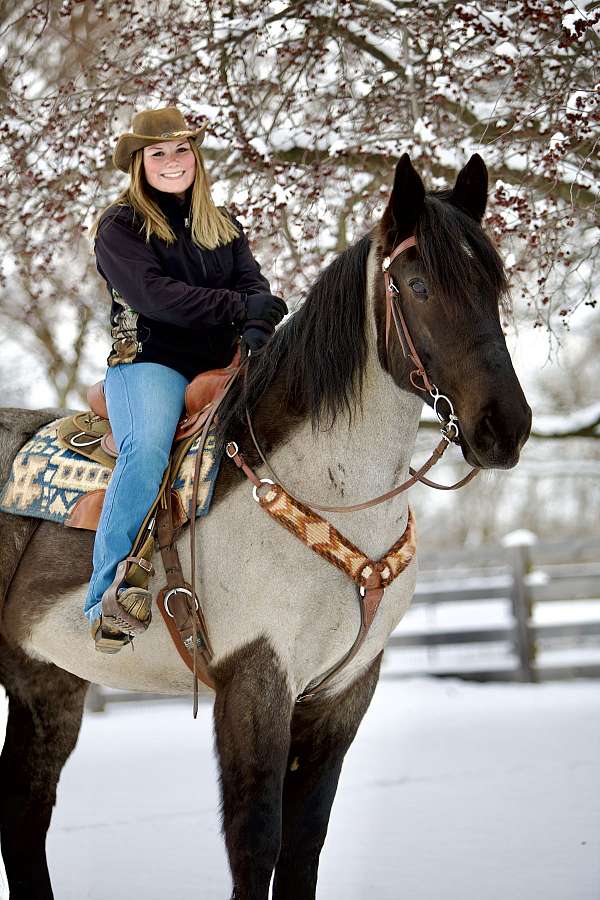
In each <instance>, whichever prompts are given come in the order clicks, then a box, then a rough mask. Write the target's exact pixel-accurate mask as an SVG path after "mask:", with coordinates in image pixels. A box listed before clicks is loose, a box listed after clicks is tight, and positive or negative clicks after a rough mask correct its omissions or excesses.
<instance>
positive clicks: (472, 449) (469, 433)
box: [375, 154, 531, 469]
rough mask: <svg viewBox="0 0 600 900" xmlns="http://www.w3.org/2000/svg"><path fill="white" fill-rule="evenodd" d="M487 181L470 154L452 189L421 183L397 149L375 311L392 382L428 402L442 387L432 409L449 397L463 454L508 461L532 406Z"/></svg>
mask: <svg viewBox="0 0 600 900" xmlns="http://www.w3.org/2000/svg"><path fill="white" fill-rule="evenodd" d="M487 184H488V177H487V170H486V167H485V164H484V162H483V160H482V159H481V157H480V156H479V155H477V154H475V155H474V156H472V157H471V159H470V160H469V162H468V163H467V164H466V166H465V167H464V168H463V169H462V170H461V172H460V173H459V175H458V177H457V179H456V183H455V185H454V187H453V188H452V189H451V190H445V191H436V192H426V191H425V188H424V186H423V182H422V181H421V178H420V177H419V175H418V173H417V172H416V171H415V169H414V168H413V166H412V164H411V162H410V159H409V157H408V155H407V154H404V155H403V156H402V158H401V159H400V161H399V162H398V164H397V166H396V172H395V177H394V185H393V189H392V192H391V195H390V199H389V202H388V205H387V207H386V209H385V212H384V214H383V217H382V219H381V222H380V224H379V229H378V230H379V238H378V239H379V252H378V274H377V276H376V281H375V317H376V324H377V340H378V354H379V360H380V362H381V365H382V366H383V368H384V369H385V370H386V371H388V372H389V373H390V375H391V376H392V378H393V379H394V381H395V382H396V384H397V385H398V386H399V387H400V388H403V389H406V390H408V391H411V392H413V393H416V394H418V395H419V396H421V397H422V398H423V399H424V400H425V401H426V402H428V403H429V404H430V405H431V406H434V402H435V397H436V395H437V394H438V393H440V394H443V395H444V396H445V397H447V398H448V399H449V400H450V404H451V406H450V404H448V403H446V402H445V401H442V402H438V404H437V406H438V408H437V410H436V411H437V412H439V413H441V415H442V416H444V417H447V416H448V412H449V411H450V409H451V408H452V407H453V410H454V413H455V414H456V417H457V420H458V421H457V424H456V429H455V433H456V431H457V432H458V433H457V434H456V439H457V441H458V442H459V443H460V446H461V449H462V452H463V455H464V457H465V459H466V461H467V462H468V463H470V464H471V465H473V466H479V467H481V468H497V469H508V468H511V467H512V466H514V465H516V463H517V462H518V459H519V453H520V450H521V448H522V446H523V444H524V443H525V441H526V440H527V438H528V437H529V431H530V427H531V409H530V408H529V406H528V404H527V401H526V400H525V396H524V394H523V391H522V389H521V385H520V384H519V381H518V379H517V376H516V374H515V371H514V368H513V365H512V362H511V359H510V356H509V353H508V349H507V347H506V341H505V338H504V334H503V331H502V325H501V321H500V312H499V310H500V308H501V305H502V303H503V302H505V299H506V296H507V293H508V282H507V278H506V273H505V270H504V266H503V264H502V261H501V259H500V257H499V255H498V253H497V251H496V249H495V248H494V246H493V245H492V243H491V241H490V239H489V238H488V236H487V235H486V233H485V231H484V230H483V228H482V227H481V220H482V218H483V215H484V212H485V208H486V202H487ZM395 249H396V251H397V252H396V254H394V250H395ZM398 251H399V252H398ZM382 269H383V270H384V271H385V270H387V274H388V279H389V285H390V287H389V290H388V292H387V295H386V290H385V286H384V278H383V277H382V275H381V272H382ZM390 323H391V324H390ZM394 325H395V326H396V327H394ZM411 344H412V347H411ZM419 364H422V366H420V365H419ZM432 387H433V390H432Z"/></svg>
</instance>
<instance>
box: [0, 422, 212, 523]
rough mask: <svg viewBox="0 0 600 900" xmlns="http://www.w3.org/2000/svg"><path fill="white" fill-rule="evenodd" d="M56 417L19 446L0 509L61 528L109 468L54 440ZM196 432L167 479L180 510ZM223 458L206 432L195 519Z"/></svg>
mask: <svg viewBox="0 0 600 900" xmlns="http://www.w3.org/2000/svg"><path fill="white" fill-rule="evenodd" d="M66 421H67V420H66V419H58V420H56V421H55V422H50V423H49V424H48V425H45V426H44V427H43V428H41V429H40V430H39V431H38V432H37V433H36V434H35V435H34V436H33V437H32V438H31V439H30V440H29V441H28V442H27V443H26V444H25V445H24V447H22V448H21V450H20V451H19V453H18V454H17V456H16V457H15V460H14V462H13V465H12V469H11V472H10V475H9V478H8V480H7V481H6V483H5V485H4V486H3V487H2V489H1V490H0V510H1V511H2V512H7V513H12V514H13V515H18V516H32V517H33V518H38V519H48V520H50V521H51V522H59V523H61V524H63V525H68V524H72V523H70V522H69V519H70V518H71V517H72V516H73V512H74V510H75V508H76V506H77V503H78V502H79V501H80V500H81V499H82V498H83V497H84V496H85V495H86V494H90V493H91V492H93V491H104V490H106V487H107V485H108V482H109V481H110V478H111V475H112V468H111V467H109V466H105V465H102V464H101V463H98V462H95V461H93V460H91V459H88V458H86V457H85V456H82V455H80V454H78V453H76V452H74V451H73V450H70V449H67V448H66V447H65V446H64V445H63V444H62V443H61V442H60V439H59V437H58V430H59V427H60V425H61V423H65V422H66ZM199 441H200V434H198V435H197V436H196V437H195V439H193V440H191V441H190V446H189V447H188V448H187V452H186V453H185V455H184V456H183V458H182V459H181V462H180V464H179V467H178V471H177V474H176V475H175V477H174V479H173V476H172V477H171V482H172V490H173V494H174V495H175V497H176V498H177V499H178V500H179V501H180V504H181V509H182V510H185V511H186V513H187V512H188V511H189V507H190V502H191V498H192V487H193V485H192V481H193V476H194V467H195V464H196V452H197V450H198V445H199ZM220 463H221V454H220V453H219V452H218V451H217V449H216V446H215V435H214V427H213V428H212V429H211V431H210V432H209V434H208V437H207V440H206V444H205V448H204V454H203V457H202V464H201V469H200V485H199V489H198V504H197V507H196V516H197V517H198V516H205V515H207V513H208V510H209V507H210V502H211V500H212V495H213V491H214V487H215V482H216V480H217V475H218V472H219V466H220Z"/></svg>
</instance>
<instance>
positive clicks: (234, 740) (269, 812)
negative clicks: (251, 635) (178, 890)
mask: <svg viewBox="0 0 600 900" xmlns="http://www.w3.org/2000/svg"><path fill="white" fill-rule="evenodd" d="M213 675H214V677H215V682H216V699H215V711H214V716H215V736H216V745H217V752H218V757H219V765H220V771H221V796H222V809H223V830H224V834H225V843H226V846H227V852H228V855H229V864H230V867H231V874H232V878H233V885H234V892H233V897H234V898H235V900H267V897H268V895H269V885H270V882H271V878H272V875H273V869H274V867H275V863H276V862H277V857H278V855H279V848H280V844H281V794H282V789H283V779H284V777H285V766H286V761H287V757H288V751H289V745H290V720H291V715H292V707H293V698H292V695H291V692H290V689H289V686H288V682H287V679H286V676H285V673H284V671H283V670H282V667H281V665H280V663H279V661H278V659H277V656H276V655H275V653H274V651H273V650H272V648H271V646H270V644H269V643H268V641H267V640H266V639H264V638H261V639H258V640H256V641H253V642H252V643H251V644H249V645H247V646H246V647H244V648H243V649H241V650H239V651H238V652H236V653H234V654H232V655H230V656H228V657H227V659H226V660H225V661H224V662H222V663H220V664H219V665H218V666H216V667H214V669H213Z"/></svg>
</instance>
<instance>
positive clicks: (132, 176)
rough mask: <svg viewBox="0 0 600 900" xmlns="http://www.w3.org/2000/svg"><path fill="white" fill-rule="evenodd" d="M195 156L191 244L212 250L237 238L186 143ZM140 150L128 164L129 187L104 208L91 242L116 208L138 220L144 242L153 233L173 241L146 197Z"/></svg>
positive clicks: (201, 163)
mask: <svg viewBox="0 0 600 900" xmlns="http://www.w3.org/2000/svg"><path fill="white" fill-rule="evenodd" d="M189 145H190V147H191V150H192V153H193V154H194V156H195V157H196V174H195V176H194V182H193V185H192V199H191V203H190V212H191V229H190V230H191V236H192V241H193V242H194V243H195V244H198V246H200V247H205V248H206V249H207V250H214V249H215V247H218V246H219V245H221V244H229V243H230V242H231V241H233V240H234V239H235V238H236V237H238V235H239V231H238V229H237V228H236V226H235V225H234V224H233V222H232V221H231V219H229V218H228V216H227V215H226V214H225V212H223V210H222V209H220V208H219V207H217V206H215V204H214V200H213V198H212V195H211V193H210V182H209V180H208V174H207V172H206V169H205V167H204V160H203V159H202V154H201V153H200V149H199V148H198V146H197V145H196V142H195V141H193V140H191V141H189ZM143 154H144V151H143V149H140V150H136V151H135V153H133V154H132V157H131V162H130V164H129V184H128V186H127V187H126V188H125V190H124V191H121V193H120V194H119V196H118V197H117V198H116V200H113V201H112V203H109V204H108V206H106V207H105V208H104V209H103V210H102V211H101V213H100V215H99V216H98V218H97V219H96V221H95V222H94V224H93V226H92V228H91V229H90V237H91V238H92V240H93V239H94V238H95V237H96V234H97V231H98V226H99V224H100V220H101V219H102V217H103V216H104V214H105V213H106V212H108V210H110V209H113V208H114V207H116V206H130V207H131V208H132V209H133V210H135V212H136V213H138V214H139V216H140V217H141V219H142V222H143V225H142V227H141V229H140V231H143V232H144V233H145V235H146V242H148V241H149V240H150V238H151V236H152V235H153V234H155V235H156V236H157V237H159V238H160V239H161V240H163V241H164V242H165V244H173V243H175V241H176V240H177V239H176V237H175V234H174V232H173V229H172V228H171V226H170V225H169V221H168V219H167V218H166V216H165V214H164V213H163V211H162V209H161V208H160V206H159V205H158V204H157V203H155V202H154V200H152V199H151V197H150V195H149V194H148V191H147V187H148V183H147V181H146V176H145V175H144V156H143Z"/></svg>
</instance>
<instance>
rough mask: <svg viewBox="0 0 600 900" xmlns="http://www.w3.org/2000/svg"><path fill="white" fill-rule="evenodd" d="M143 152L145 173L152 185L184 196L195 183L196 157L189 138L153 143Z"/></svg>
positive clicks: (166, 191)
mask: <svg viewBox="0 0 600 900" xmlns="http://www.w3.org/2000/svg"><path fill="white" fill-rule="evenodd" d="M143 154H144V155H143V160H144V174H145V176H146V181H147V182H148V184H149V185H150V186H151V187H153V188H156V190H158V191H164V192H165V193H166V194H177V195H178V196H183V195H184V193H185V191H186V190H187V189H188V188H189V187H190V185H191V184H193V182H194V177H195V174H196V157H195V156H194V154H193V152H192V148H191V147H190V142H189V141H188V140H187V139H184V140H181V141H161V142H159V143H158V144H151V145H150V146H149V147H144V150H143Z"/></svg>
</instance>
